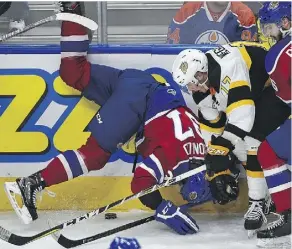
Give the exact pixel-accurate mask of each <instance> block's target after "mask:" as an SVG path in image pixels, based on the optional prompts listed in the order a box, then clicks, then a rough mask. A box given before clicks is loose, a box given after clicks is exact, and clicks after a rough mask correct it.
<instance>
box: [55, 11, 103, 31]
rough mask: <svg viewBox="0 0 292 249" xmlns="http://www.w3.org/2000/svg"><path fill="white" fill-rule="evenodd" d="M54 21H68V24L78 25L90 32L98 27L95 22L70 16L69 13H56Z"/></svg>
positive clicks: (82, 17) (77, 16) (74, 15)
mask: <svg viewBox="0 0 292 249" xmlns="http://www.w3.org/2000/svg"><path fill="white" fill-rule="evenodd" d="M56 20H59V21H68V22H74V23H78V24H80V25H82V26H84V27H86V28H88V29H90V30H92V31H94V30H97V29H98V25H97V23H96V22H95V21H93V20H91V19H89V18H87V17H84V16H80V15H76V14H71V13H58V14H56Z"/></svg>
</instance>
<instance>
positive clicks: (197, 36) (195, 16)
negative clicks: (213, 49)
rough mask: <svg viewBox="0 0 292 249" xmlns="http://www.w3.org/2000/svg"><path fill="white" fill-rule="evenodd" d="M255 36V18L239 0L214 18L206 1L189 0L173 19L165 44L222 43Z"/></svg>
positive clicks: (249, 38)
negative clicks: (193, 0)
mask: <svg viewBox="0 0 292 249" xmlns="http://www.w3.org/2000/svg"><path fill="white" fill-rule="evenodd" d="M256 39H257V37H256V23H255V17H254V15H253V13H252V11H251V10H250V9H249V8H248V7H247V6H246V5H244V4H243V3H240V2H233V3H229V4H228V6H227V8H226V10H225V11H224V12H223V13H222V14H221V16H220V17H219V18H218V19H217V20H216V21H215V20H214V19H213V17H212V15H211V13H210V11H209V10H208V6H207V4H206V2H204V3H203V2H189V3H186V4H184V5H183V6H182V7H181V9H180V10H179V11H178V12H177V14H176V16H175V17H174V18H173V20H172V22H171V24H170V26H169V30H168V36H167V43H170V44H226V43H228V42H232V41H241V40H247V41H250V40H256Z"/></svg>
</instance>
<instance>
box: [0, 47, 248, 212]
mask: <svg viewBox="0 0 292 249" xmlns="http://www.w3.org/2000/svg"><path fill="white" fill-rule="evenodd" d="M184 48H186V47H185V46H167V45H161V46H153V45H145V46H92V47H91V49H90V55H89V59H90V61H92V62H96V63H100V64H104V65H108V66H112V67H117V68H120V69H124V68H129V67H130V68H137V69H142V70H145V71H147V72H150V73H151V74H152V75H153V76H154V77H155V78H156V79H157V80H158V81H160V82H168V83H169V84H170V85H173V86H174V87H177V86H176V85H174V82H173V80H172V77H171V73H170V71H171V67H172V62H173V60H174V58H175V55H176V54H178V53H179V52H180V51H181V50H182V49H184ZM197 48H199V49H201V50H203V51H206V50H208V49H210V48H211V47H206V46H200V47H197ZM0 65H1V66H0V184H3V182H5V181H8V180H13V179H15V177H19V176H25V175H28V174H31V173H32V172H35V171H37V170H40V169H42V168H44V167H45V166H46V165H47V163H48V162H49V161H50V160H51V159H52V158H53V157H55V156H56V155H58V153H59V152H60V151H65V150H69V149H76V148H78V147H80V146H81V145H82V144H84V143H85V142H86V139H87V137H88V136H89V134H90V133H89V132H88V131H87V130H86V128H87V125H88V123H89V122H90V120H91V119H92V118H94V116H95V114H96V111H97V110H98V108H99V107H98V106H97V105H96V104H94V103H92V102H90V101H88V100H86V99H85V98H80V93H79V92H78V91H76V90H73V89H71V88H69V87H67V86H66V85H65V84H64V82H63V81H62V80H61V79H60V77H59V73H58V68H59V65H60V48H59V46H52V45H50V46H41V45H36V46H12V45H10V46H5V45H3V46H2V47H1V48H0ZM117 105H118V103H117ZM133 152H134V147H133V143H132V142H130V143H129V144H126V145H124V146H123V148H122V149H121V150H119V151H118V152H117V153H115V154H114V155H113V156H112V157H111V159H110V162H109V163H108V164H107V165H106V167H105V168H104V169H103V170H101V171H99V172H93V173H91V174H89V176H86V177H80V178H78V179H75V180H73V181H71V182H68V183H63V184H61V185H59V186H55V187H52V188H51V190H52V191H54V192H56V194H57V197H56V198H50V197H47V196H45V197H44V198H43V201H42V202H41V204H40V208H41V209H54V210H55V209H56V210H61V209H94V208H96V207H97V206H102V205H107V204H109V203H110V202H112V201H115V200H117V199H120V198H122V197H124V196H127V195H129V194H130V193H131V192H130V182H131V174H132V173H131V170H132V163H133V160H134V157H133ZM242 184H243V188H242V189H243V191H241V198H240V199H239V200H238V201H237V202H236V203H233V204H231V205H230V206H229V207H228V208H227V209H228V211H236V212H238V211H241V210H242V209H243V208H245V207H246V204H247V201H246V200H245V199H246V197H245V196H246V184H245V182H244V180H243V179H242ZM177 192H178V191H177V190H173V189H167V190H165V191H164V193H165V195H166V196H167V198H168V199H173V200H175V201H177V202H181V201H182V200H181V198H180V196H179V195H178V194H177ZM0 199H1V200H2V201H1V203H0V210H10V204H9V203H8V201H7V198H6V197H5V194H4V191H3V190H0ZM142 208H143V207H142V205H141V204H140V203H139V201H132V202H129V203H126V204H124V205H123V206H121V207H117V209H118V210H125V211H126V210H129V209H142ZM224 208H225V210H226V207H224ZM200 209H201V210H204V211H216V210H217V211H218V210H219V211H221V210H222V207H217V206H216V207H214V206H213V205H210V204H207V205H204V206H202V207H200Z"/></svg>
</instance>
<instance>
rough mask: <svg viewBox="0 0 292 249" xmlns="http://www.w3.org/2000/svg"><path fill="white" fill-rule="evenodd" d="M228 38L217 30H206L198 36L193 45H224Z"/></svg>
mask: <svg viewBox="0 0 292 249" xmlns="http://www.w3.org/2000/svg"><path fill="white" fill-rule="evenodd" d="M228 42H229V40H228V38H227V37H226V36H225V35H224V34H223V33H222V32H220V31H218V30H207V31H205V32H203V33H202V34H200V35H199V37H198V38H197V39H196V41H195V44H221V45H223V44H226V43H228Z"/></svg>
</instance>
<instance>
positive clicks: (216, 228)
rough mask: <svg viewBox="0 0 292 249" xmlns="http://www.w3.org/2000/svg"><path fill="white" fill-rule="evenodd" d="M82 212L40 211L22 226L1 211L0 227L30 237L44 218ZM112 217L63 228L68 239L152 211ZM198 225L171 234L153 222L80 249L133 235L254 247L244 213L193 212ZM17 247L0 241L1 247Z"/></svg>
mask: <svg viewBox="0 0 292 249" xmlns="http://www.w3.org/2000/svg"><path fill="white" fill-rule="evenodd" d="M83 213H84V212H71V211H70V212H69V211H60V212H41V213H40V218H39V219H38V220H37V221H36V222H35V223H33V224H31V225H28V226H27V225H23V224H21V222H20V220H19V219H18V218H17V217H16V215H15V214H14V213H12V212H11V213H10V212H9V213H0V226H3V227H4V228H6V229H7V230H9V231H12V232H14V233H16V234H18V235H25V236H31V235H34V234H36V233H39V232H41V231H43V230H45V229H48V228H49V227H48V225H47V220H48V219H51V220H52V221H53V222H54V224H59V223H61V222H62V221H66V220H69V219H71V218H74V217H77V216H79V215H81V214H83ZM117 215H118V218H117V219H115V220H106V219H104V215H102V214H100V215H99V216H97V217H96V218H94V219H90V220H87V221H84V222H82V223H80V224H77V225H75V226H73V227H69V228H67V229H65V230H64V231H63V234H64V235H66V236H68V237H70V238H71V239H80V238H83V237H87V236H90V235H94V234H96V233H99V232H102V231H105V230H108V229H111V228H114V227H116V226H120V225H123V224H125V223H128V222H132V221H134V220H138V219H141V218H144V217H147V216H150V215H151V213H145V212H131V213H118V214H117ZM193 217H194V218H195V219H196V221H197V223H198V224H199V226H200V232H199V233H198V234H194V235H188V236H180V235H177V234H175V233H173V232H172V231H171V230H169V229H168V228H167V227H166V226H165V225H163V224H160V223H158V222H156V221H152V222H150V223H147V224H143V225H141V226H138V227H135V228H132V229H129V230H126V231H124V232H120V233H118V234H116V235H111V236H109V237H106V238H103V239H100V240H97V241H95V242H92V243H90V244H87V245H83V246H81V247H79V248H84V249H108V248H109V244H110V242H111V241H112V240H113V239H114V238H115V237H116V236H121V237H129V238H133V237H134V238H136V239H137V240H138V241H139V243H140V244H141V246H142V249H256V248H257V247H256V238H252V239H248V238H247V233H246V231H245V230H244V229H243V215H242V214H229V215H220V216H219V215H211V214H195V213H194V214H193ZM15 248H19V247H17V246H14V245H10V244H8V243H6V242H3V241H0V249H15ZM21 248H23V249H61V248H63V247H61V246H60V245H59V244H57V242H56V241H55V240H54V239H53V238H52V237H50V236H48V237H46V238H42V239H40V240H38V241H35V242H33V243H31V244H27V245H25V246H22V247H21Z"/></svg>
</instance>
